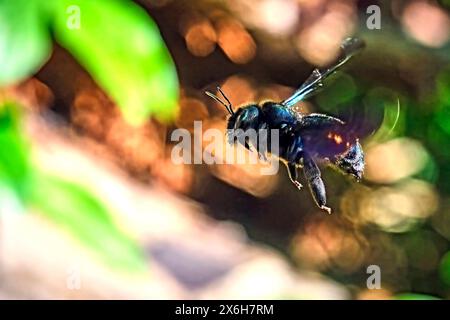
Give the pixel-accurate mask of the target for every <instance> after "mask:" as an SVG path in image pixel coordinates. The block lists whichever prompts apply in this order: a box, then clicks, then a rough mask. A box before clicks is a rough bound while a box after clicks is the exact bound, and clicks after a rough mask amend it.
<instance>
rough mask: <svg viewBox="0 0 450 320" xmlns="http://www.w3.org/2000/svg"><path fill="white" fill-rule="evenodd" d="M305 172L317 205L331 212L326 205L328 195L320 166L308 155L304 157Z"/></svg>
mask: <svg viewBox="0 0 450 320" xmlns="http://www.w3.org/2000/svg"><path fill="white" fill-rule="evenodd" d="M303 173H304V174H305V178H306V180H307V181H308V185H309V189H310V190H311V194H312V196H313V198H314V201H315V202H316V204H317V206H318V207H319V208H320V209H322V210H325V211H326V212H328V214H331V209H330V208H329V207H327V206H326V204H327V195H326V191H325V185H324V183H323V180H322V178H321V174H320V170H319V167H318V166H317V164H316V163H315V162H314V160H313V159H312V158H311V157H309V156H308V155H305V156H304V157H303Z"/></svg>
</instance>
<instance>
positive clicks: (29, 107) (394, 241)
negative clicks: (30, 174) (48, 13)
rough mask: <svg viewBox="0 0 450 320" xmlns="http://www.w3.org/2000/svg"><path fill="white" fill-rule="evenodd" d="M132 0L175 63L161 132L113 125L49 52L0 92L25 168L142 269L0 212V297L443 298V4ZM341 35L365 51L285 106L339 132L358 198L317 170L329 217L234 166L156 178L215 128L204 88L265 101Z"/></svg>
mask: <svg viewBox="0 0 450 320" xmlns="http://www.w3.org/2000/svg"><path fill="white" fill-rule="evenodd" d="M137 3H139V4H140V5H141V6H142V7H144V8H145V9H146V11H147V12H148V13H149V15H150V16H151V17H152V18H153V19H154V20H155V22H156V23H157V25H158V27H159V28H160V31H161V34H162V37H163V39H164V41H165V43H166V45H167V47H168V49H169V51H170V53H171V55H172V58H173V60H174V63H175V65H176V69H177V73H178V77H179V81H180V87H181V93H180V100H179V109H180V113H179V116H178V117H177V119H176V121H175V123H173V124H163V123H160V122H158V121H156V120H149V121H148V122H146V123H145V124H144V125H143V126H140V127H134V126H131V125H130V124H127V122H126V121H125V120H124V119H123V117H122V115H121V113H120V111H119V109H118V108H117V106H116V105H115V104H114V103H113V102H112V99H111V98H110V97H109V96H108V95H107V94H106V93H105V92H104V91H102V89H101V88H100V87H98V86H97V85H96V83H95V82H94V81H93V80H92V78H91V77H90V76H89V74H88V73H87V72H86V71H84V69H83V68H82V67H80V65H79V64H78V63H77V62H76V60H75V59H74V58H72V56H71V55H70V54H69V53H68V52H67V51H66V50H64V49H63V48H61V47H59V46H57V45H55V47H54V51H53V54H52V56H51V59H50V60H49V61H48V62H47V63H46V65H45V66H44V67H43V68H42V69H41V70H40V71H39V73H38V74H37V75H36V76H35V77H33V78H31V79H29V80H27V81H25V82H23V83H22V84H20V85H16V86H14V87H13V88H10V89H9V91H10V92H9V94H11V95H13V96H15V97H16V98H17V99H18V100H20V101H21V103H22V104H23V105H25V106H26V117H25V118H26V121H25V125H24V130H25V131H26V132H27V135H28V137H29V138H30V140H31V142H30V143H31V146H32V150H33V158H34V159H35V160H36V161H37V162H38V163H39V164H40V165H41V166H42V167H43V168H45V170H47V171H50V172H52V173H55V174H58V175H59V176H63V177H67V178H70V179H71V180H73V181H78V182H79V183H82V184H83V185H86V186H88V187H89V188H90V189H91V190H92V192H93V193H94V194H95V195H97V196H98V197H99V198H100V199H102V200H103V201H105V203H107V206H108V208H110V209H111V210H112V211H114V212H115V214H116V216H117V217H116V220H117V221H118V222H119V225H120V226H122V227H123V229H124V230H126V231H127V232H128V233H129V234H132V235H133V237H134V238H136V239H137V240H138V242H139V245H140V247H141V248H143V250H144V252H145V259H146V263H147V265H148V268H147V270H146V271H145V272H140V273H138V274H133V273H127V272H119V271H117V270H115V269H114V268H110V267H109V266H108V265H107V264H105V263H102V262H101V261H99V260H98V259H95V257H93V256H92V255H91V254H90V253H89V250H87V249H86V248H85V247H84V246H83V245H81V244H80V243H78V242H77V241H74V239H73V237H71V236H70V235H69V234H67V233H66V232H65V231H64V230H61V228H59V227H58V225H57V224H54V223H52V222H51V221H48V219H46V218H45V217H43V216H42V215H39V214H36V215H34V214H23V215H22V214H19V215H8V214H6V215H3V217H2V222H1V242H2V244H1V257H2V259H1V261H0V268H1V281H0V297H1V298H194V299H196V298H212V299H216V298H273V299H278V298H288V299H290V298H292V299H306V298H318V299H373V298H393V297H397V296H400V297H416V296H417V295H418V294H424V295H429V296H434V297H440V298H448V297H449V293H450V291H449V285H450V255H449V254H448V253H447V252H448V251H449V240H450V212H449V208H450V184H449V183H448V181H450V180H449V179H450V167H449V163H450V161H449V160H450V152H449V151H448V148H449V146H450V129H449V128H450V125H449V124H450V112H449V106H450V105H449V103H450V102H449V101H450V81H449V79H450V77H449V75H450V69H449V53H450V46H449V40H450V18H449V11H448V10H449V6H450V4H449V3H448V2H446V1H422V0H419V1H401V0H396V1H351V0H349V1H333V0H308V1H302V0H257V1H254V0H252V1H250V0H233V1H206V0H194V1H191V0H189V1H183V0H180V1H175V0H173V1H171V0H148V1H145V0H141V1H137ZM370 5H378V6H379V8H380V9H381V29H375V30H369V29H368V27H367V25H366V23H367V20H368V19H369V18H370V16H371V14H369V13H367V8H368V7H369V6H370ZM117 28H120V26H119V25H118V26H117ZM354 35H356V36H358V37H360V38H362V39H364V40H365V41H366V43H367V47H366V49H365V50H364V51H363V52H362V53H361V54H359V55H358V56H356V57H355V58H354V59H352V60H351V61H350V62H349V63H348V64H347V65H346V66H345V67H344V68H343V70H342V71H340V72H339V74H338V75H337V76H336V77H334V79H332V80H331V81H329V82H327V86H326V87H325V89H324V90H323V91H322V92H321V93H319V94H318V95H317V96H315V97H314V98H312V99H310V100H308V101H307V102H302V103H301V104H299V110H300V111H301V112H305V113H308V112H322V113H328V114H331V115H334V116H337V117H340V118H342V119H344V120H346V121H348V122H349V123H350V124H351V125H352V126H351V128H352V130H355V131H356V132H357V133H358V134H359V135H360V136H361V141H362V144H363V148H364V150H365V153H366V173H365V178H364V179H363V181H362V182H361V183H359V184H358V183H356V182H354V181H352V180H351V179H349V178H348V177H345V176H342V175H341V174H339V173H337V172H336V171H334V170H333V169H331V168H328V167H323V169H322V173H323V178H324V181H325V184H326V188H327V192H328V198H329V204H330V206H331V207H332V208H333V214H332V215H331V216H328V215H327V214H325V213H324V212H322V211H320V210H318V209H317V208H316V206H315V205H314V203H313V200H312V198H311V196H310V194H309V191H308V190H307V189H306V188H305V189H304V190H302V191H298V190H297V189H296V188H294V187H293V186H292V184H291V183H290V181H289V179H288V177H287V174H286V172H285V170H284V167H280V172H279V173H278V174H277V175H274V176H264V175H261V174H260V170H259V169H260V167H258V166H251V165H228V164H227V165H211V166H208V165H175V164H173V163H172V161H171V158H170V154H171V148H172V146H173V143H172V142H171V141H170V133H171V132H172V130H173V129H175V128H187V129H188V130H192V128H193V121H194V120H202V121H203V129H207V128H218V129H221V130H224V129H225V126H226V120H225V118H226V110H224V108H223V107H221V106H220V105H219V104H217V103H215V102H214V101H212V100H211V99H209V98H208V97H206V96H205V95H204V91H205V90H207V89H208V90H214V88H215V86H217V85H220V86H221V87H222V89H223V91H224V92H225V93H226V94H227V95H228V97H229V98H230V100H231V101H232V102H233V104H234V105H235V106H238V105H241V104H244V103H247V102H254V101H261V100H265V99H271V100H282V99H284V98H286V97H288V96H289V95H290V94H291V93H292V92H293V91H294V90H295V89H296V88H297V87H298V86H299V85H300V84H301V83H302V81H304V80H305V79H306V78H307V76H308V75H309V73H310V72H311V71H312V69H313V67H314V66H321V65H326V64H327V63H329V62H330V61H332V60H333V59H334V58H335V57H336V55H337V53H338V48H339V44H340V43H341V41H342V40H343V39H344V38H346V37H347V36H354ZM99 45H101V44H99ZM49 201H50V202H51V201H52V199H49ZM8 206H9V207H8V208H10V207H14V203H10V204H8ZM104 245H105V247H106V246H108V243H105V244H104ZM118 254H119V253H118ZM370 265H377V266H379V267H380V270H381V289H375V290H370V289H368V288H367V284H366V280H367V278H368V277H369V276H370V274H368V273H367V267H368V266H370ZM74 283H75V284H74ZM402 294H403V295H402ZM413 294H414V295H413ZM423 297H424V296H423Z"/></svg>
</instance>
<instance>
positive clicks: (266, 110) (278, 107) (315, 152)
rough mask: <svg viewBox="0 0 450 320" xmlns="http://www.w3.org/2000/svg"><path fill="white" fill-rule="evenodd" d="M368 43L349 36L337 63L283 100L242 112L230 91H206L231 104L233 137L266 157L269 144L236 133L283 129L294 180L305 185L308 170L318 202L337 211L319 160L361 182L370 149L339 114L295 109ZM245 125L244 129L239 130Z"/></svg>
mask: <svg viewBox="0 0 450 320" xmlns="http://www.w3.org/2000/svg"><path fill="white" fill-rule="evenodd" d="M363 47H364V42H363V41H362V40H360V39H357V38H347V39H346V40H344V41H343V42H342V44H341V54H340V56H339V57H338V59H337V60H336V62H335V63H333V64H332V65H331V66H329V67H326V68H322V69H318V68H316V69H314V70H313V72H312V74H311V75H310V76H309V77H308V78H307V80H306V81H305V82H304V83H303V84H302V85H301V86H300V88H299V89H298V90H296V91H295V92H294V93H293V94H292V96H290V97H289V98H288V99H286V100H283V101H281V102H274V101H266V102H262V103H259V104H255V103H252V104H247V105H244V106H242V107H240V108H238V109H237V110H236V111H234V110H233V106H232V104H231V102H230V100H229V99H228V98H227V97H226V95H225V94H224V92H223V91H222V90H221V89H220V87H217V89H218V91H219V92H220V94H221V95H222V97H223V98H224V100H222V99H221V98H219V97H218V96H217V95H215V94H213V93H211V92H208V91H207V92H206V94H207V95H208V96H209V97H211V98H213V99H214V100H216V101H217V102H219V103H221V104H222V105H224V106H225V108H226V109H227V111H228V113H229V114H230V116H229V118H228V124H227V129H228V130H227V135H228V141H229V142H230V143H231V144H234V143H240V144H242V145H244V146H245V148H247V149H249V150H252V147H253V148H255V149H256V151H257V152H258V154H259V156H260V157H263V158H265V157H266V153H267V150H270V149H271V148H270V146H269V147H267V146H266V147H265V148H261V144H259V143H256V141H250V140H249V139H247V138H243V139H242V138H241V137H240V136H239V135H236V134H234V132H237V131H239V132H246V131H248V130H255V131H256V132H258V134H259V132H261V129H266V130H267V129H269V130H271V129H277V130H279V144H278V146H279V148H278V154H273V153H272V155H275V156H277V157H278V158H280V159H281V160H283V162H284V163H285V164H286V167H287V172H288V175H289V178H290V180H291V181H292V183H293V184H294V185H295V186H296V187H297V188H298V189H301V188H302V184H301V183H300V181H299V170H300V169H303V174H304V176H305V179H306V181H307V184H308V186H309V189H310V191H311V194H312V197H313V199H314V201H315V203H316V204H317V206H318V207H319V208H320V209H322V210H325V211H327V212H328V213H331V209H330V208H329V207H327V199H326V191H325V185H324V183H323V180H322V178H321V173H320V169H319V167H318V166H317V163H316V162H321V161H325V162H329V163H331V164H333V165H334V166H335V167H336V168H338V170H339V171H341V172H342V173H344V174H348V175H351V176H353V177H355V178H356V179H357V181H360V180H361V178H362V175H363V171H364V153H363V150H362V147H361V145H360V143H359V141H358V137H356V136H355V134H353V133H352V132H350V131H349V130H348V128H346V126H345V123H344V122H343V121H342V120H340V119H338V118H335V117H332V116H329V115H325V114H319V113H311V114H302V113H300V112H298V111H295V110H294V106H295V105H296V104H297V103H299V102H300V101H302V100H305V99H306V98H309V97H311V96H312V95H313V94H315V93H317V92H318V90H319V89H320V88H321V87H323V80H324V79H325V78H327V77H328V76H330V75H331V74H333V73H334V72H335V71H336V70H337V69H338V68H339V67H340V66H342V65H343V64H345V63H346V62H347V61H348V60H349V59H350V58H351V57H352V56H353V55H355V53H356V52H358V51H359V50H360V49H361V48H363ZM237 129H240V130H237ZM268 145H270V141H268Z"/></svg>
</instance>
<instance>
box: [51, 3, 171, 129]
mask: <svg viewBox="0 0 450 320" xmlns="http://www.w3.org/2000/svg"><path fill="white" fill-rule="evenodd" d="M52 3H53V14H54V24H53V29H54V33H55V37H56V40H57V41H58V42H59V43H60V44H61V45H62V46H63V47H65V48H66V49H67V50H68V51H69V52H70V53H71V54H72V55H73V56H74V57H75V58H76V59H77V60H78V61H79V62H80V64H81V65H83V67H84V68H85V69H86V70H87V71H88V72H89V73H90V74H91V76H92V77H93V78H94V79H95V80H96V81H97V82H98V83H99V85H100V86H102V87H103V88H104V89H105V90H106V91H107V92H108V94H109V95H110V96H111V97H112V98H113V99H114V100H115V101H116V103H117V104H118V105H119V106H120V107H121V109H122V111H123V114H124V116H125V117H126V119H127V120H128V121H129V122H131V123H133V124H140V123H142V122H143V121H145V120H146V119H147V117H148V116H149V115H150V114H155V116H156V117H158V118H160V119H163V120H169V119H171V118H173V117H174V116H175V114H176V111H177V108H176V107H177V100H178V80H177V76H176V70H175V66H174V64H173V62H172V60H171V57H170V55H169V52H168V50H167V48H166V46H165V44H164V41H163V40H162V38H161V36H160V34H159V31H158V28H157V26H156V24H155V23H154V22H153V21H152V20H151V18H150V17H149V16H148V14H147V13H146V12H145V11H144V10H143V9H142V8H140V7H139V6H137V5H135V4H134V3H132V2H131V1H125V0H108V1H104V0H96V1H92V0H61V1H52ZM77 23H79V24H77Z"/></svg>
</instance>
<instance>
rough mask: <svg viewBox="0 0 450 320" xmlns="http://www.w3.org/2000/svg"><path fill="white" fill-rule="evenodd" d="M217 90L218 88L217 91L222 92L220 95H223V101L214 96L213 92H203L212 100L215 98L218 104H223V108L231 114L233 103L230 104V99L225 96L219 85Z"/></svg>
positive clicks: (232, 112)
mask: <svg viewBox="0 0 450 320" xmlns="http://www.w3.org/2000/svg"><path fill="white" fill-rule="evenodd" d="M217 90H219V92H220V93H221V94H222V96H223V97H224V99H225V101H226V102H227V103H225V102H223V101H222V100H221V99H220V98H219V97H218V96H216V95H215V94H214V93H211V92H209V91H205V94H206V95H207V96H208V97H210V98H213V99H214V100H216V101H217V102H219V103H220V104H222V105H223V106H225V108H226V109H227V111H228V113H229V114H231V115H233V114H234V111H233V105H232V104H231V102H230V100H229V99H228V98H227V96H226V95H225V94H224V93H223V91H222V89H220V87H217Z"/></svg>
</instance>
